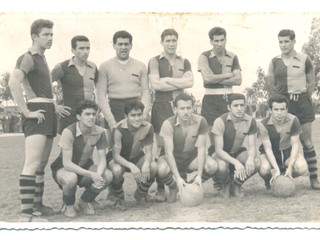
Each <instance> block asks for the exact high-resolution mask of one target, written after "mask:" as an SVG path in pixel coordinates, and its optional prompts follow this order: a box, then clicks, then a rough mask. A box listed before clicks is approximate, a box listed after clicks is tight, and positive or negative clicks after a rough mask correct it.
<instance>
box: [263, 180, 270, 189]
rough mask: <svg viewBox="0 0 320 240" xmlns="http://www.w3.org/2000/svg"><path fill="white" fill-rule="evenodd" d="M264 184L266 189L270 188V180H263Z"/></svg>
mask: <svg viewBox="0 0 320 240" xmlns="http://www.w3.org/2000/svg"><path fill="white" fill-rule="evenodd" d="M264 185H265V186H266V189H267V190H270V189H271V184H270V181H265V182H264Z"/></svg>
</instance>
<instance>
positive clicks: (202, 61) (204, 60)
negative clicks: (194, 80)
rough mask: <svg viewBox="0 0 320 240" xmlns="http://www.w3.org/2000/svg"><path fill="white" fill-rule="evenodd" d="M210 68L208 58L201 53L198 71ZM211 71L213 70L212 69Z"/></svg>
mask: <svg viewBox="0 0 320 240" xmlns="http://www.w3.org/2000/svg"><path fill="white" fill-rule="evenodd" d="M204 70H206V71H208V70H210V67H209V62H208V58H207V57H206V56H205V55H203V54H201V55H200V56H199V59H198V72H201V71H204ZM210 71H211V70H210Z"/></svg>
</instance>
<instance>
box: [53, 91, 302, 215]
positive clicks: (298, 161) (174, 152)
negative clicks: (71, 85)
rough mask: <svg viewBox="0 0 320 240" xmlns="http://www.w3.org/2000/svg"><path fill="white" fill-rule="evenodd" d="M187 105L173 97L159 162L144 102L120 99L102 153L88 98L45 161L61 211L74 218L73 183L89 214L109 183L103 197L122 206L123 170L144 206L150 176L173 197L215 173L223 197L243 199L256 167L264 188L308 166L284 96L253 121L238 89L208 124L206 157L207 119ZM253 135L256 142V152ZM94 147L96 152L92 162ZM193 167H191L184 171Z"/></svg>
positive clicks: (182, 96) (99, 130) (94, 110)
mask: <svg viewBox="0 0 320 240" xmlns="http://www.w3.org/2000/svg"><path fill="white" fill-rule="evenodd" d="M193 104H194V100H193V98H192V97H191V96H190V95H188V94H185V93H182V94H180V95H178V96H177V97H176V98H175V100H174V102H173V107H174V112H175V115H174V116H173V117H170V118H168V119H167V120H165V122H164V123H163V126H162V128H161V131H160V136H161V137H162V138H163V140H164V149H162V152H161V156H160V158H159V159H158V161H157V162H155V161H154V160H152V146H153V139H154V131H153V127H152V125H151V124H150V123H149V122H147V121H145V120H144V117H143V110H144V105H143V104H142V103H141V102H140V101H138V100H134V101H132V102H128V103H126V105H125V109H124V113H125V119H123V120H122V121H120V122H119V123H118V124H117V126H116V128H115V130H114V132H113V144H112V146H113V147H112V152H109V153H108V154H107V155H106V148H107V141H106V136H105V132H104V129H103V128H101V127H99V126H97V125H96V124H95V121H96V113H97V111H98V107H97V105H96V104H95V103H93V102H90V101H86V102H84V103H82V104H80V105H79V107H78V108H77V111H76V113H77V119H78V121H77V122H76V123H74V124H72V125H70V126H69V127H67V128H66V129H65V130H64V131H63V133H62V135H61V138H60V143H59V145H60V147H61V149H62V151H61V154H60V156H59V157H58V158H57V159H56V160H55V161H54V162H53V163H52V165H51V169H52V175H53V178H54V180H55V181H56V182H57V184H58V185H59V187H60V188H61V189H62V191H63V197H62V198H63V204H64V207H63V213H64V215H65V216H66V217H75V216H76V211H75V208H74V204H75V196H76V194H75V193H76V189H77V186H80V187H84V188H85V190H84V192H83V194H82V195H81V199H80V200H79V204H78V205H79V208H81V209H82V210H83V212H84V214H88V215H92V214H94V213H95V209H94V203H95V198H96V196H98V194H99V193H100V192H101V191H102V190H104V189H106V188H107V187H108V186H109V190H108V191H110V192H111V193H112V194H109V195H108V196H109V197H111V198H112V202H113V204H114V205H115V207H116V208H117V209H120V210H126V206H125V201H124V191H123V183H124V177H123V175H124V173H125V172H131V173H132V175H133V178H134V180H135V181H136V183H137V189H136V191H135V193H134V198H135V199H136V200H137V202H138V203H140V204H142V205H143V206H145V205H148V200H149V199H150V196H149V195H148V190H149V188H150V186H151V185H152V184H153V182H154V180H155V178H156V176H158V178H159V180H160V181H161V182H162V183H163V184H165V185H166V186H167V187H168V189H169V191H168V196H167V198H166V199H167V201H168V202H174V201H176V200H177V197H178V193H179V192H180V191H181V190H182V189H183V187H184V186H185V185H186V184H188V183H191V182H193V183H195V184H198V185H200V186H202V183H203V182H204V181H206V180H208V179H210V178H212V177H213V176H214V177H215V179H218V181H220V183H221V185H222V189H220V193H221V195H222V196H223V197H224V198H229V197H230V196H235V197H243V196H244V193H243V192H242V190H241V185H242V184H243V183H244V182H245V181H246V180H247V179H249V178H250V177H251V176H252V175H253V174H255V173H257V172H258V173H259V174H260V176H261V177H262V178H263V179H264V181H265V185H266V188H267V189H270V182H271V181H272V179H274V178H275V177H277V176H278V175H280V174H284V175H286V176H289V177H297V176H300V175H302V174H304V173H305V172H307V169H308V166H307V163H306V161H305V159H304V158H303V156H302V155H301V154H299V151H298V148H299V135H300V133H301V132H302V130H301V126H300V123H299V121H298V119H297V118H296V117H295V116H293V115H291V114H289V113H288V112H287V110H288V101H287V99H286V98H285V97H284V96H282V95H275V96H273V97H271V98H270V99H269V108H270V114H269V116H268V117H267V118H265V119H263V120H261V121H258V122H256V120H255V119H254V118H253V117H251V116H249V115H247V114H245V105H246V102H245V97H244V95H242V94H230V95H229V96H228V110H229V112H228V113H225V114H223V115H221V116H220V117H219V118H218V119H216V120H215V122H214V124H213V127H212V130H211V132H212V133H213V135H214V144H215V153H214V154H213V155H212V156H209V155H207V150H206V137H207V134H208V131H209V128H208V124H207V122H206V120H205V119H204V118H203V117H202V116H199V115H196V114H194V113H193V111H194V106H193ZM257 133H258V137H259V139H260V141H261V145H260V147H259V152H260V155H259V156H258V154H257V151H256V146H257V145H256V134H257ZM94 147H96V148H97V156H98V158H97V159H95V162H93V158H92V154H93V149H94ZM271 169H274V171H272V172H271ZM191 172H196V173H195V174H193V175H190V176H188V173H191ZM192 176H193V177H192ZM109 200H110V199H109Z"/></svg>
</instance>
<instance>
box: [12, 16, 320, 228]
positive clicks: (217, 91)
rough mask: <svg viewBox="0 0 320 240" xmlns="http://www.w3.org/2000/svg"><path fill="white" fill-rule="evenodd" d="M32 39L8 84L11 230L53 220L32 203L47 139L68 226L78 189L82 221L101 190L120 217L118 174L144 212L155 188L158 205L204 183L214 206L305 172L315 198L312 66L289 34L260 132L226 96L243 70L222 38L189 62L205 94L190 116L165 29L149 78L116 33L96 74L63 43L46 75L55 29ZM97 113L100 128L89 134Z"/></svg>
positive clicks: (185, 84) (188, 74)
mask: <svg viewBox="0 0 320 240" xmlns="http://www.w3.org/2000/svg"><path fill="white" fill-rule="evenodd" d="M30 34H31V38H32V46H31V48H30V49H29V50H28V51H27V52H26V53H24V54H23V55H22V56H20V57H19V58H18V60H17V63H16V67H15V69H14V70H13V73H12V75H11V78H10V80H9V86H10V89H11V92H12V95H13V97H14V99H15V102H16V103H17V105H18V106H19V108H20V111H21V112H22V113H23V132H24V134H25V163H24V166H23V170H22V173H21V175H20V178H19V188H20V199H21V216H20V221H25V222H28V221H34V220H37V219H39V216H50V215H52V214H54V212H53V210H52V208H50V207H48V206H46V205H44V204H43V201H42V197H43V193H44V170H45V167H46V165H47V163H48V159H49V156H50V152H51V148H52V143H53V138H54V137H55V136H56V135H57V133H58V134H60V135H61V136H60V140H59V146H60V148H61V153H60V155H59V156H58V157H57V158H56V160H54V162H53V163H52V164H51V171H52V176H53V179H54V181H55V182H56V183H57V184H58V186H59V187H60V188H61V190H62V202H63V207H62V209H61V211H62V213H63V214H64V215H65V216H66V217H69V218H73V217H75V216H76V215H77V211H76V208H75V202H76V190H77V186H80V187H84V188H85V190H84V191H83V193H82V195H81V198H80V199H79V204H78V207H79V208H80V209H81V210H82V211H83V213H84V214H88V215H92V214H95V209H96V208H98V207H99V204H98V203H97V202H96V201H95V198H96V196H98V195H99V193H100V192H101V191H103V190H105V189H108V190H107V191H108V199H107V201H108V204H111V205H113V206H115V208H116V209H119V210H126V204H125V198H124V196H125V194H124V190H123V183H124V181H125V178H124V173H125V172H130V173H131V174H132V175H133V179H134V180H135V181H136V183H137V189H136V191H135V192H134V198H135V199H136V201H137V202H138V204H141V205H143V206H148V205H150V200H151V196H149V195H148V190H149V188H150V186H151V185H152V184H153V183H154V182H156V183H157V193H156V195H155V196H154V198H155V200H156V201H157V202H164V201H167V202H174V201H176V200H177V198H178V193H179V192H181V191H182V189H183V187H184V186H185V185H186V184H188V183H194V184H198V185H199V186H202V183H203V182H204V181H206V180H209V179H212V180H213V183H214V189H215V191H217V192H218V193H219V194H220V195H221V196H222V197H224V198H229V197H230V196H235V197H243V196H244V193H243V191H242V189H241V186H242V184H243V183H244V182H245V181H246V180H247V179H249V178H250V177H251V176H252V175H253V174H255V173H259V174H260V176H261V177H262V178H263V179H264V181H265V185H266V188H267V189H270V183H271V181H272V179H274V178H276V177H277V176H279V175H280V174H284V175H286V176H288V177H291V178H292V177H297V176H300V175H302V174H304V173H306V172H307V171H309V176H310V183H311V188H312V189H316V190H319V189H320V184H319V181H318V176H317V157H316V152H315V149H314V146H313V143H312V138H311V123H312V121H313V120H314V119H315V115H314V112H313V108H312V103H311V94H312V92H313V91H314V87H315V74H314V69H313V66H312V62H311V60H310V58H309V57H308V56H306V55H304V54H302V53H298V52H296V51H295V50H294V45H295V34H294V31H292V30H288V29H285V30H281V31H280V32H279V34H278V41H279V46H280V49H281V54H280V55H278V56H276V57H275V58H273V59H272V60H271V63H270V66H269V70H268V81H270V84H271V86H272V94H270V95H271V97H270V99H269V101H268V105H269V108H270V111H269V112H270V114H269V116H268V117H267V118H265V119H263V120H261V121H256V120H255V118H253V117H252V116H249V115H247V114H246V113H245V107H246V99H245V96H244V95H243V94H239V93H233V89H232V87H233V86H234V85H240V84H241V82H242V77H241V67H240V64H239V59H238V57H237V55H236V54H234V53H232V52H229V51H227V50H226V42H227V37H226V35H227V34H226V31H225V30H224V29H223V28H220V27H214V28H212V29H211V30H210V31H209V39H210V43H211V45H212V49H211V50H209V51H206V52H203V53H202V54H201V55H200V57H199V61H198V71H199V72H200V73H201V76H202V78H203V85H204V88H205V95H204V97H203V100H202V109H201V116H200V115H197V114H195V113H194V99H193V97H192V96H190V95H189V94H187V93H185V92H184V89H186V88H190V87H192V86H193V81H194V79H193V73H192V70H191V64H190V62H189V61H188V60H187V59H186V58H183V57H181V56H178V55H177V54H176V51H177V43H178V33H177V32H176V31H175V30H174V29H166V30H164V31H163V32H162V34H161V44H162V46H163V52H162V53H161V54H160V55H158V56H156V57H153V58H151V59H150V61H149V63H148V68H147V67H146V66H145V64H144V63H142V62H140V61H138V60H136V59H133V58H131V57H130V50H131V49H132V35H131V34H130V33H129V32H127V31H118V32H116V33H115V34H114V35H113V48H114V50H115V53H116V56H115V57H113V58H111V59H109V60H107V61H106V62H104V63H102V64H101V66H100V68H99V69H98V68H97V67H96V65H95V64H94V63H92V62H90V61H88V57H89V53H90V41H89V39H88V38H87V37H86V36H82V35H80V36H75V37H74V38H72V40H71V51H72V53H73V56H72V57H71V58H70V59H68V60H65V61H63V62H61V63H58V64H57V65H56V66H55V67H54V69H53V70H52V71H51V72H50V70H49V68H48V64H47V62H46V59H45V55H44V53H45V51H46V50H47V49H50V48H51V45H52V39H53V22H51V21H49V20H44V19H38V20H36V21H34V22H33V23H32V25H31V32H30ZM53 81H58V82H59V84H61V87H62V93H63V104H62V105H59V104H57V103H56V102H55V100H54V99H53V92H52V82H53ZM21 86H22V87H23V88H22V87H21ZM150 86H151V89H152V91H153V92H154V100H153V104H152V105H151V102H152V101H151V89H150ZM24 94H25V97H24ZM150 108H152V109H151V122H148V121H147V119H148V114H149V109H150ZM100 112H101V114H103V116H104V119H105V126H106V129H104V128H102V127H100V126H98V125H96V121H97V115H98V114H99V113H100ZM57 115H59V117H58V118H57ZM57 119H59V121H57ZM257 137H258V139H259V141H260V142H261V145H260V147H259V150H257V148H256V145H257ZM300 142H301V144H302V146H303V154H300V153H299V143H300ZM95 148H96V149H97V157H95V159H93V150H94V149H95ZM272 169H273V171H271V170H272ZM191 172H195V174H193V175H188V173H191ZM190 176H192V177H190ZM165 186H167V188H168V192H166V191H165Z"/></svg>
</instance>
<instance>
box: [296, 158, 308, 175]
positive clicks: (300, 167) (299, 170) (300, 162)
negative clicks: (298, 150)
mask: <svg viewBox="0 0 320 240" xmlns="http://www.w3.org/2000/svg"><path fill="white" fill-rule="evenodd" d="M307 171H308V164H307V162H306V160H305V159H304V158H303V156H302V155H300V154H299V156H298V159H297V160H296V162H295V163H294V165H293V175H294V176H300V175H303V174H304V173H306V172H307Z"/></svg>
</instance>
